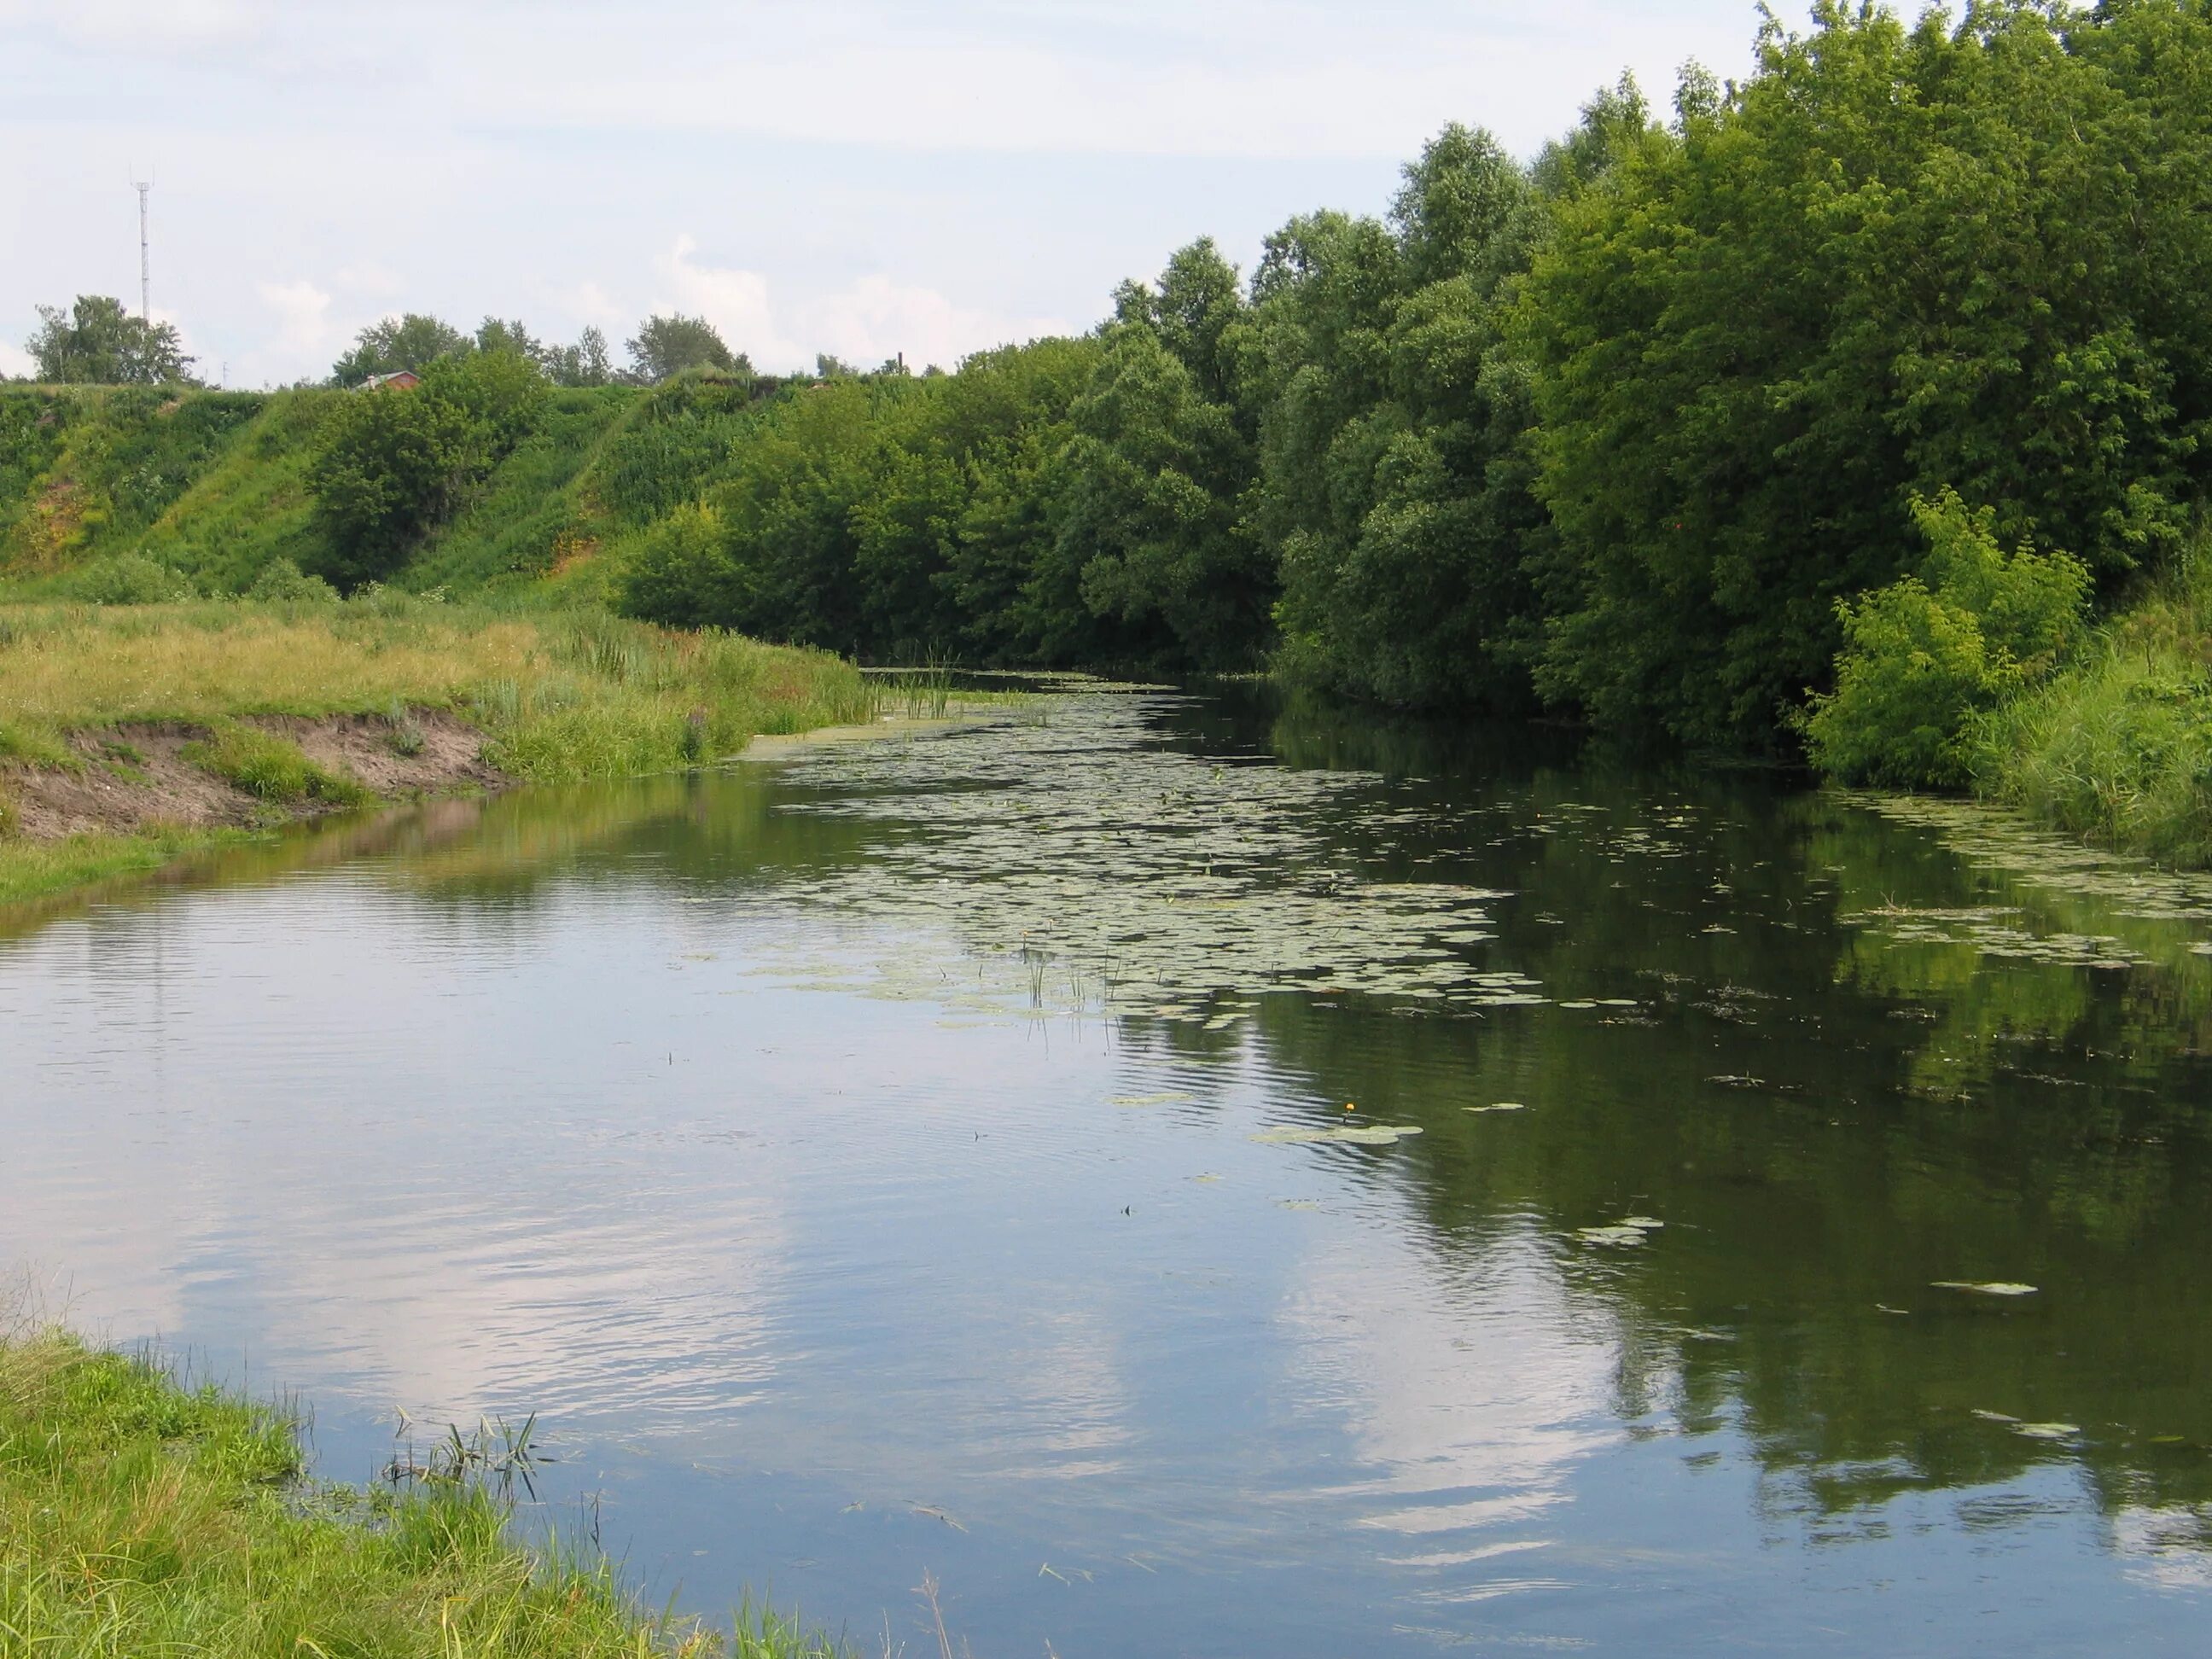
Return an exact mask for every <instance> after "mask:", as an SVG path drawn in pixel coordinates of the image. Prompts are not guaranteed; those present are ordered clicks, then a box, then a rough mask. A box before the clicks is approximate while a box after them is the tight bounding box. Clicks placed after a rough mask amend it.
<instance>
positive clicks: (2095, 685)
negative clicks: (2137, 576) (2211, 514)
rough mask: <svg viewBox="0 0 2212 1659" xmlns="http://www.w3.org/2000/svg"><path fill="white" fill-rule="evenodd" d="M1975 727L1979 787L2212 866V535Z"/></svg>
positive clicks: (2093, 832)
mask: <svg viewBox="0 0 2212 1659" xmlns="http://www.w3.org/2000/svg"><path fill="white" fill-rule="evenodd" d="M2192 551H2193V553H2194V557H2192V558H2191V560H2190V561H2189V562H2188V563H2187V564H2186V565H2185V568H2182V569H2181V570H2180V571H2179V572H2177V573H2176V574H2174V575H2173V576H2172V578H2170V579H2169V580H2166V582H2164V583H2162V584H2160V586H2158V587H2157V588H2155V589H2154V590H2153V591H2152V592H2150V593H2149V594H2148V596H2147V597H2145V598H2144V599H2142V601H2140V602H2139V603H2137V604H2136V605H2133V606H2131V607H2130V608H2129V609H2127V610H2125V611H2122V612H2120V613H2119V614H2118V615H2117V616H2116V617H2113V618H2112V620H2111V621H2110V622H2109V623H2106V625H2105V626H2104V628H2103V629H2100V630H2099V631H2098V632H2097V633H2096V634H2095V635H2093V637H2092V638H2091V639H2090V640H2089V641H2087V643H2086V644H2085V646H2084V647H2083V648H2082V649H2081V652H2080V653H2079V654H2078V655H2077V656H2076V658H2075V659H2074V660H2073V661H2072V662H2071V663H2069V665H2067V666H2065V667H2064V668H2063V670H2061V671H2059V672H2058V673H2057V674H2056V675H2054V676H2053V677H2052V678H2051V679H2050V680H2049V681H2047V682H2046V683H2045V684H2041V685H2039V686H2037V687H2035V688H2034V689H2033V690H2029V691H2027V692H2026V693H2024V694H2023V695H2021V696H2018V697H2016V698H2015V699H2013V700H2011V701H2010V702H2007V703H2005V704H2004V705H2003V706H2002V707H2001V708H1998V709H1997V710H1996V713H1995V714H1994V715H1993V716H1992V717H1991V718H1990V720H1989V721H1988V722H1987V723H1986V725H1985V726H1984V728H1983V731H1982V733H1981V760H1980V763H1979V765H1978V769H1977V785H1978V792H1979V793H1981V795H1982V796H1983V797H1984V799H1990V800H1995V801H1997V802H2001V803H2002V804H2003V805H2007V806H2010V807H2013V808H2015V809H2016V810H2017V811H2021V812H2023V813H2025V814H2026V815H2027V816H2028V817H2030V818H2032V819H2033V820H2034V821H2036V822H2037V823H2045V824H2048V825H2050V826H2051V827H2052V828H2053V829H2060V830H2063V831H2064V832H2066V833H2067V834H2069V835H2073V836H2080V837H2081V838H2083V839H2084V840H2087V841H2090V842H2095V843H2096V844H2098V845H2100V846H2104V847H2110V848H2114V849H2116V850H2118V851H2120V852H2124V853H2136V854H2144V855H2147V856H2148V857H2150V858H2152V859H2154V860H2157V861H2158V862H2160V863H2161V864H2165V865H2169V866H2174V867H2177V868H2180V869H2203V868H2205V867H2207V866H2212V545H2202V544H2200V545H2199V546H2197V548H2195V549H2194V550H2192Z"/></svg>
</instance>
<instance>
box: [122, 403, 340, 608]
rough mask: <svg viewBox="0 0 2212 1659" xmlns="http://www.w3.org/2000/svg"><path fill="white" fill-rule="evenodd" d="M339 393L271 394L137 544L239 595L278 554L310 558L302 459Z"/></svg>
mask: <svg viewBox="0 0 2212 1659" xmlns="http://www.w3.org/2000/svg"><path fill="white" fill-rule="evenodd" d="M344 395H346V394H344V393H343V392H277V393H275V394H274V395H272V396H270V398H269V399H268V401H267V405H266V407H265V408H264V410H263V411H262V412H261V414H260V415H259V416H258V417H257V418H256V419H255V420H254V421H253V422H252V425H250V426H248V427H247V428H245V429H244V430H243V431H242V432H241V433H240V434H239V435H238V437H237V438H236V440H235V441H234V442H233V443H232V444H231V445H230V447H228V449H227V450H226V451H225V452H224V453H223V454H222V457H221V458H220V459H217V460H216V461H215V462H214V463H213V464H212V465H210V466H209V467H208V468H207V469H206V470H205V471H203V472H202V473H201V474H200V475H199V476H198V477H196V478H195V479H194V480H193V483H192V484H191V488H190V489H186V490H185V491H184V492H183V493H182V494H180V495H179V496H178V497H177V498H176V499H175V500H174V501H173V502H171V503H170V504H169V506H168V507H167V509H166V510H165V511H164V512H163V513H161V517H160V518H158V519H157V520H155V521H154V522H153V523H152V524H151V525H150V526H148V528H147V530H146V532H145V533H144V534H143V536H142V537H140V538H137V549H138V550H140V551H143V553H144V554H145V555H146V556H148V557H149V558H151V559H153V560H155V562H158V563H161V564H166V565H169V566H172V567H173V568H176V569H179V570H181V571H183V572H185V574H187V575H189V576H191V578H192V579H193V580H195V581H196V582H197V583H198V584H199V585H200V586H201V587H202V588H203V589H206V590H209V591H212V592H226V593H238V592H244V591H245V590H246V588H248V587H250V586H252V584H253V579H254V578H255V577H256V576H258V575H259V574H261V572H262V570H263V569H264V568H266V567H267V566H268V565H270V564H271V563H273V562H275V561H276V560H277V559H280V558H289V559H290V560H292V561H293V562H294V563H295V564H307V563H310V562H312V557H311V556H309V550H312V549H313V548H314V547H316V546H318V545H319V544H320V542H321V539H322V532H321V531H320V529H319V527H318V526H317V525H316V523H315V516H314V503H313V500H312V498H311V497H310V496H309V495H308V493H307V459H308V456H309V454H310V453H311V451H312V449H313V439H314V435H315V431H316V429H317V428H318V427H319V426H320V425H321V423H322V417H323V415H324V413H325V410H328V409H329V408H330V407H331V400H332V399H334V398H339V397H343V396H344Z"/></svg>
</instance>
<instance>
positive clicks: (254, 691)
mask: <svg viewBox="0 0 2212 1659" xmlns="http://www.w3.org/2000/svg"><path fill="white" fill-rule="evenodd" d="M8 622H9V630H10V635H11V640H12V642H11V643H9V644H8V645H5V646H4V647H0V709H5V710H6V711H7V726H6V730H7V732H9V734H10V735H9V738H8V740H7V741H8V744H9V747H10V748H11V749H13V750H15V752H17V753H19V754H22V755H25V756H27V757H37V756H44V757H52V756H53V755H54V754H56V753H57V752H58V750H59V748H60V734H61V733H62V732H64V731H67V730H70V729H73V728H78V727H87V726H112V725H114V724H117V723H118V722H125V721H135V720H161V721H181V722H186V723H190V724H194V725H214V724H216V723H218V722H222V721H224V720H234V719H235V718H236V717H238V716H240V715H245V714H304V715H311V716H313V715H324V714H382V713H385V712H386V711H388V710H389V709H391V708H392V706H393V705H394V704H400V705H404V706H409V707H415V708H448V709H453V710H454V711H456V712H458V713H460V714H464V715H466V716H469V717H471V718H472V719H475V720H477V721H479V722H480V723H481V724H482V725H483V727H484V729H485V731H486V733H487V735H488V737H489V738H490V740H491V748H492V759H493V762H494V763H495V764H496V765H498V766H500V767H501V769H504V770H506V771H507V772H509V773H511V774H512V775H514V776H517V777H522V778H528V779H532V780H537V781H574V780H581V779H586V778H604V777H617V776H628V775H637V774H641V773H645V772H652V771H659V770H665V769H671V768H674V767H678V766H681V765H684V764H685V763H686V762H687V758H696V757H712V756H714V755H720V754H726V753H729V752H731V751H732V750H736V749H738V748H741V747H743V746H744V740H745V739H746V738H750V736H752V735H753V734H754V733H755V732H800V731H805V730H808V729H810V728H811V727H814V726H834V725H840V724H845V723H848V722H850V721H852V720H856V719H861V718H866V715H867V714H868V713H869V712H871V711H872V708H873V707H874V697H873V694H872V692H871V691H870V690H869V689H868V688H867V687H866V686H865V685H864V684H862V681H861V678H860V673H859V671H857V670H855V669H854V668H853V667H852V666H851V665H848V664H847V663H844V662H842V661H841V660H839V659H837V658H835V657H832V656H829V655H828V654H827V653H823V652H817V651H805V650H794V649H790V648H787V647H781V646H769V645H761V644H758V643H756V642H755V641H750V640H745V639H740V638H738V637H737V636H735V635H726V634H715V633H706V634H696V635H677V634H670V633H666V632H664V631H662V630H661V629H655V628H651V627H647V626H645V625H643V624H641V623H627V622H622V621H618V620H617V619H615V618H612V617H606V616H604V615H601V614H598V613H593V612H560V611H550V612H537V613H501V612H498V611H487V610H480V609H472V608H469V607H464V606H459V605H438V604H432V603H428V602H427V601H424V600H421V599H413V598H410V596H407V595H405V594H398V593H393V592H380V593H373V594H369V595H366V596H363V597H359V598H356V599H352V600H349V601H348V602H347V603H345V604H343V605H327V604H325V605H307V604H301V605H240V604H232V603H220V602H218V603H204V604H196V605H143V606H131V607H128V608H120V607H118V608H114V609H102V608H98V607H94V606H66V605H64V606H42V607H22V608H18V609H15V610H14V611H10V612H9V613H8ZM702 742H703V744H704V748H703V750H702V747H701V745H702Z"/></svg>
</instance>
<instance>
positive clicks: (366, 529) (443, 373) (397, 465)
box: [307, 351, 547, 589]
mask: <svg viewBox="0 0 2212 1659" xmlns="http://www.w3.org/2000/svg"><path fill="white" fill-rule="evenodd" d="M546 392H547V388H546V385H545V380H544V376H542V375H541V374H538V371H537V369H536V368H533V367H532V365H531V364H530V363H529V362H527V361H526V360H525V359H523V358H522V357H520V356H517V355H516V354H514V353H513V352H507V351H484V352H476V353H473V354H471V356H466V357H449V358H441V360H439V361H438V362H435V363H433V364H431V365H430V366H429V368H427V369H426V370H424V371H423V374H422V385H421V386H416V387H413V388H410V389H406V390H400V389H397V388H392V387H386V388H382V389H380V390H376V391H369V392H351V393H349V394H348V395H347V396H346V397H345V398H343V399H342V400H340V402H339V403H338V404H337V407H336V408H335V409H333V410H331V414H330V416H329V418H328V419H327V420H326V421H325V423H324V425H323V428H322V431H321V433H320V435H319V439H318V441H317V444H316V447H315V453H314V455H313V458H312V459H310V461H309V462H308V465H307V484H308V488H309V489H310V490H312V491H313V495H314V498H315V514H316V518H317V520H318V521H319V523H320V525H321V526H322V528H323V530H324V532H325V535H326V536H327V537H328V538H329V551H328V553H327V555H326V556H325V557H324V558H323V559H321V560H319V561H318V564H319V569H318V572H317V574H321V575H325V576H327V577H329V578H330V579H331V580H332V581H334V582H336V583H337V585H338V586H340V587H343V588H347V589H351V588H354V587H357V586H361V585H362V583H364V582H371V581H379V580H383V579H385V578H386V577H388V576H391V575H392V574H394V573H395V572H396V571H398V568H400V566H401V565H403V564H404V563H405V562H406V560H407V556H408V555H409V554H410V553H411V552H412V551H413V550H415V548H416V545H417V544H419V543H420V542H421V541H422V538H424V537H425V536H426V535H428V533H429V532H431V531H432V530H433V529H435V528H436V527H437V526H439V525H441V524H443V523H444V522H445V521H446V520H447V519H449V518H450V517H452V515H453V512H454V511H455V509H456V508H457V507H459V505H460V503H461V501H462V500H463V498H464V497H465V495H466V494H467V492H468V491H469V490H470V489H471V488H472V487H473V486H474V485H476V484H477V483H478V482H480V481H481V480H482V479H483V477H484V475H485V474H486V473H488V472H489V471H490V470H491V468H492V467H493V466H494V465H495V464H497V462H498V461H499V460H500V459H501V458H502V457H503V456H505V455H506V454H507V453H508V452H509V451H511V450H512V449H513V447H514V446H515V445H516V444H517V443H518V442H520V441H521V439H522V438H523V437H524V436H525V435H526V434H527V433H528V432H529V431H530V429H531V427H532V424H533V423H534V422H535V421H536V419H537V417H538V411H539V410H541V409H542V407H543V406H544V399H545V396H546Z"/></svg>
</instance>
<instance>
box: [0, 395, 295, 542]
mask: <svg viewBox="0 0 2212 1659" xmlns="http://www.w3.org/2000/svg"><path fill="white" fill-rule="evenodd" d="M268 404H270V398H269V397H268V396H267V395H266V394H264V393H259V392H191V393H189V394H185V395H183V396H178V395H175V394H173V393H172V392H169V391H168V390H167V389H165V388H159V387H145V386H76V387H25V388H15V389H9V390H6V391H0V569H5V570H7V571H8V572H9V573H10V574H13V575H14V576H15V577H17V578H19V579H21V578H27V579H29V580H33V581H36V580H39V579H40V578H41V577H45V576H50V575H52V574H55V573H58V572H61V571H64V570H67V569H70V568H74V567H76V566H77V565H79V564H82V563H83V562H85V561H86V560H88V559H92V558H95V557H98V556H101V555H104V554H113V553H121V552H133V551H136V550H137V549H138V548H139V545H140V544H141V543H142V541H143V540H144V538H146V536H147V534H148V532H149V530H150V529H151V527H152V526H154V525H155V523H156V522H157V521H158V520H161V518H162V517H163V516H164V515H165V514H166V513H167V512H168V511H169V509H170V508H171V507H172V506H173V504H174V503H175V502H177V501H179V498H181V497H183V496H184V495H186V494H187V493H189V492H190V490H191V489H192V487H193V486H194V484H195V483H197V481H198V480H199V479H200V478H201V477H203V475H204V474H206V473H207V472H208V471H210V470H211V469H213V468H215V467H216V466H217V465H220V464H221V463H222V460H223V459H224V458H226V457H227V456H228V455H229V454H231V453H232V452H233V451H234V450H235V449H236V448H238V447H240V444H241V440H242V436H243V435H245V434H246V433H247V432H248V431H249V430H250V428H252V427H253V426H255V425H256V424H258V422H259V421H260V419H261V417H262V416H263V413H264V409H265V408H266V407H267V406H268Z"/></svg>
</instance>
